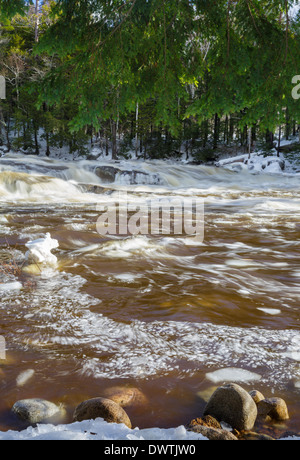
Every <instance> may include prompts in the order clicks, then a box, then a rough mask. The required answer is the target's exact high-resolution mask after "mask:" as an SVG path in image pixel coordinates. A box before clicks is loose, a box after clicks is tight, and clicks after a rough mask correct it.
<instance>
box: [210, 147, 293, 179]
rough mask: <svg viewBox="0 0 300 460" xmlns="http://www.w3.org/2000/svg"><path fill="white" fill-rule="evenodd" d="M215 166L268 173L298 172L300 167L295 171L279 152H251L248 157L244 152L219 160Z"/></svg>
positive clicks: (237, 170)
mask: <svg viewBox="0 0 300 460" xmlns="http://www.w3.org/2000/svg"><path fill="white" fill-rule="evenodd" d="M216 166H219V167H220V166H222V167H224V168H227V169H230V170H232V171H235V172H240V171H242V170H248V171H251V172H253V173H268V174H280V173H283V172H286V173H295V172H296V173H297V172H299V173H300V169H299V171H298V170H297V171H296V170H295V167H294V166H293V165H292V163H290V162H289V161H288V160H287V159H286V158H285V157H284V155H282V154H280V156H279V157H278V156H277V154H274V155H268V156H264V155H263V154H262V153H260V152H257V153H252V154H251V156H250V158H249V155H248V154H246V155H239V156H236V157H233V158H227V159H224V160H220V161H218V162H217V163H216ZM296 169H297V168H296Z"/></svg>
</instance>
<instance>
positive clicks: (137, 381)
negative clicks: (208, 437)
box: [0, 155, 300, 431]
mask: <svg viewBox="0 0 300 460" xmlns="http://www.w3.org/2000/svg"><path fill="white" fill-rule="evenodd" d="M97 165H99V164H98V163H97V164H96V163H95V162H88V161H80V162H74V163H64V162H62V161H58V160H50V159H37V158H34V157H26V158H24V157H21V156H17V155H14V156H13V155H12V156H6V157H5V158H2V159H0V260H1V263H2V264H5V263H8V262H11V261H12V260H13V261H14V262H13V263H14V264H17V265H18V266H19V267H22V266H23V264H24V261H25V253H26V251H27V248H26V247H25V244H26V243H27V242H28V241H30V240H31V241H32V240H36V239H39V238H43V237H44V236H45V234H46V233H50V234H51V237H52V238H53V239H56V240H57V241H58V242H59V247H58V249H55V250H54V251H53V254H55V256H56V257H57V259H58V264H57V267H56V268H55V269H54V268H50V267H48V268H46V269H45V270H43V271H42V273H41V274H28V273H24V272H22V271H21V270H20V272H18V273H14V274H13V273H10V274H7V273H0V283H1V284H0V315H1V321H0V335H1V336H3V337H4V338H5V341H6V348H7V351H6V359H5V360H2V361H0V388H1V398H0V431H6V430H8V429H20V428H22V426H21V425H20V424H19V423H17V422H16V420H15V419H14V418H13V416H12V415H11V412H10V408H11V407H12V405H13V404H14V403H15V402H16V401H17V400H20V399H25V398H26V399H27V398H31V397H39V398H44V399H48V400H50V401H53V402H55V403H62V404H64V405H65V407H66V411H67V413H66V418H65V420H64V422H66V423H68V422H71V421H72V413H73V411H74V408H75V406H76V405H77V404H79V403H80V402H82V401H83V400H85V399H89V398H92V397H97V396H102V395H103V393H105V391H106V390H107V389H108V388H110V387H112V386H115V385H125V386H131V385H132V386H135V387H138V388H140V389H141V390H142V392H143V393H144V394H145V396H146V398H147V399H148V403H147V404H146V405H144V406H142V407H138V406H137V407H132V408H128V409H127V412H128V414H129V416H130V417H131V419H132V421H133V424H134V426H138V427H139V428H147V427H153V426H157V427H161V428H166V427H174V426H178V425H182V424H186V423H188V422H189V421H190V420H191V419H193V418H195V417H199V416H201V415H202V411H203V409H204V407H205V400H207V395H209V394H211V392H212V391H213V388H214V387H216V386H218V385H220V384H222V383H223V381H236V382H237V383H240V384H241V385H242V386H243V387H244V388H245V389H247V390H251V389H257V390H259V391H261V392H262V393H264V395H265V396H266V397H271V396H279V397H282V398H284V399H285V400H286V402H287V404H288V407H289V412H290V417H291V418H290V420H289V421H288V422H287V423H285V424H284V425H282V426H279V427H278V426H277V427H275V428H276V429H279V430H293V431H300V332H299V329H300V324H299V318H300V317H299V307H300V302H299V300H300V286H299V280H300V265H299V260H300V238H299V237H300V201H299V198H300V181H299V174H298V175H297V174H273V175H271V174H270V175H268V174H256V175H255V174H251V173H250V172H248V171H242V172H239V173H235V172H232V171H229V170H225V169H223V168H215V167H208V166H193V165H182V164H176V163H166V162H165V163H164V162H156V163H151V164H150V163H142V162H126V163H125V162H124V163H122V162H121V163H119V164H117V165H115V167H117V168H118V172H117V174H116V176H115V177H114V180H111V179H110V178H109V177H108V176H107V171H108V170H107V169H106V171H105V174H103V171H102V173H99V171H98V174H96V172H97V171H96V168H97ZM103 165H104V166H105V167H106V168H107V167H109V166H111V165H109V164H105V163H104V162H103ZM104 169H105V168H104ZM133 171H134V173H133ZM110 172H111V171H110ZM133 182H135V184H134V183H133ZM78 184H95V185H97V186H98V187H95V188H94V190H93V191H94V192H97V193H91V191H87V189H84V187H82V186H81V185H78ZM89 190H90V189H89ZM119 191H121V193H125V192H126V193H127V194H128V199H129V201H130V202H131V203H134V204H136V205H138V204H140V205H142V204H145V203H146V202H147V200H149V199H152V198H153V197H156V198H157V197H166V198H168V197H174V196H176V197H179V198H182V199H183V198H186V197H190V198H191V197H197V198H199V199H200V198H201V199H203V200H204V203H205V237H204V241H203V243H202V244H201V243H199V242H197V241H195V240H194V239H193V238H192V237H191V236H189V235H185V234H183V235H176V236H174V235H172V234H169V235H161V236H159V235H153V236H151V235H137V236H131V235H124V236H100V235H99V233H98V232H97V229H96V222H97V219H98V217H99V211H97V205H107V204H108V203H111V202H112V201H113V200H114V199H115V197H116V196H117V194H118V192H119ZM16 282H18V283H17V285H16V284H15V283H16ZM11 283H14V284H11ZM20 283H21V285H20ZM13 286H15V288H14V287H13ZM220 370H225V371H223V372H224V374H223V375H222V374H221V377H220V376H218V373H216V371H220ZM242 370H243V371H244V372H243V371H242ZM237 374H238V375H237ZM224 375H225V377H224Z"/></svg>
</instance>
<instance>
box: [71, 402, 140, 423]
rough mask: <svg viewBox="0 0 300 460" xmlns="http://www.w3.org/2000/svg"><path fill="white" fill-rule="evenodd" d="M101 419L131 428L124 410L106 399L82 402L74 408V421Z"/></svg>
mask: <svg viewBox="0 0 300 460" xmlns="http://www.w3.org/2000/svg"><path fill="white" fill-rule="evenodd" d="M96 418H103V419H104V420H105V421H106V422H108V423H124V425H126V426H127V427H128V428H132V425H131V421H130V419H129V417H128V415H127V414H126V412H125V411H124V409H123V408H122V407H121V406H120V405H119V404H117V403H116V402H114V401H112V400H111V399H107V398H93V399H89V400H87V401H84V402H82V403H81V404H79V406H77V407H76V409H75V412H74V421H76V422H82V421H83V420H95V419H96Z"/></svg>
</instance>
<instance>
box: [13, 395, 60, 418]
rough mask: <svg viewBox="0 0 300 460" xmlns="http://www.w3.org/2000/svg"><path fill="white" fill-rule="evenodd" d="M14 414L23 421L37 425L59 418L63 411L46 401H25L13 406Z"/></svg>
mask: <svg viewBox="0 0 300 460" xmlns="http://www.w3.org/2000/svg"><path fill="white" fill-rule="evenodd" d="M12 412H13V413H14V414H15V415H16V416H17V417H19V418H20V419H21V420H23V421H26V422H28V423H31V424H35V423H41V422H47V421H50V419H52V418H53V417H58V416H59V415H60V414H61V413H62V410H61V408H60V407H58V406H56V404H54V403H52V402H50V401H46V400H45V399H23V400H21V401H17V402H16V403H15V404H14V405H13V407H12Z"/></svg>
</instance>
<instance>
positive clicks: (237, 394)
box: [204, 383, 257, 431]
mask: <svg viewBox="0 0 300 460" xmlns="http://www.w3.org/2000/svg"><path fill="white" fill-rule="evenodd" d="M204 415H211V416H212V417H214V418H216V419H217V420H218V421H219V422H225V423H227V424H229V425H230V426H231V427H232V428H234V429H236V430H238V431H251V430H252V428H253V427H254V424H255V421H256V418H257V407H256V404H255V402H254V401H253V399H252V397H251V396H250V395H249V393H247V391H246V390H244V389H243V388H242V387H240V386H239V385H237V384H235V383H230V384H227V385H224V386H221V387H219V388H218V389H217V390H216V391H215V392H214V394H213V395H212V397H211V398H210V400H209V401H208V404H207V406H206V408H205V410H204Z"/></svg>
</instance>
